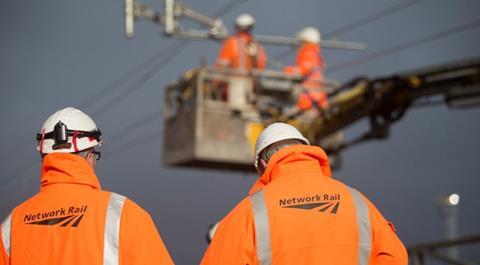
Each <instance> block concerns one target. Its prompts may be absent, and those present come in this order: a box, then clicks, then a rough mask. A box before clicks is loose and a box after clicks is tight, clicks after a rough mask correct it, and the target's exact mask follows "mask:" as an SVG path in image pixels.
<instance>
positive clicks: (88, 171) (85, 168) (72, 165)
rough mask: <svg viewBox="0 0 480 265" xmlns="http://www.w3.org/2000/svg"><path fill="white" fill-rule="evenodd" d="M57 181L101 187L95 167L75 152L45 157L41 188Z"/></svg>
mask: <svg viewBox="0 0 480 265" xmlns="http://www.w3.org/2000/svg"><path fill="white" fill-rule="evenodd" d="M56 183H68V184H81V185H88V186H90V187H92V188H95V189H100V182H99V181H98V179H97V176H96V175H95V172H94V170H93V168H92V167H91V166H90V165H89V164H88V162H87V160H85V159H84V158H82V157H80V156H78V155H74V154H65V153H52V154H48V155H47V156H45V157H44V159H43V163H42V174H41V188H40V189H43V188H45V187H46V186H48V185H50V184H56Z"/></svg>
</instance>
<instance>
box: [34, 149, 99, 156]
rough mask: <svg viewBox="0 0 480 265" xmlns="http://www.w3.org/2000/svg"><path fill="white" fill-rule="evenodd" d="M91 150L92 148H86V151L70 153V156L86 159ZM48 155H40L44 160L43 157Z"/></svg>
mask: <svg viewBox="0 0 480 265" xmlns="http://www.w3.org/2000/svg"><path fill="white" fill-rule="evenodd" d="M92 149H93V147H92V148H88V149H85V150H82V151H79V152H76V153H70V154H73V155H78V156H81V157H83V158H87V155H88V153H89V152H90V151H91V150H92ZM46 155H48V154H41V156H40V157H41V158H42V159H44V158H45V156H46Z"/></svg>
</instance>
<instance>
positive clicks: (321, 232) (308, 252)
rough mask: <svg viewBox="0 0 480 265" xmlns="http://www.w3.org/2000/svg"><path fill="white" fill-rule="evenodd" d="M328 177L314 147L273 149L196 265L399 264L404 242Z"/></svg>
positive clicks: (375, 212) (323, 156)
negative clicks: (263, 166)
mask: <svg viewBox="0 0 480 265" xmlns="http://www.w3.org/2000/svg"><path fill="white" fill-rule="evenodd" d="M330 175H331V174H330V168H329V166H328V158H327V156H326V154H325V153H324V152H323V150H321V149H320V148H318V147H314V146H304V145H300V146H290V147H286V148H284V149H282V150H280V151H279V152H278V153H276V154H275V155H274V156H273V157H272V158H271V160H270V162H269V163H268V166H267V169H266V171H265V173H264V174H263V175H262V177H260V179H259V180H258V181H257V182H256V183H255V185H254V186H253V188H252V189H251V191H250V196H248V197H247V198H245V199H244V200H243V201H242V202H240V203H239V204H238V205H237V206H236V207H235V208H234V209H233V210H232V211H231V212H230V213H229V214H228V215H227V216H226V217H225V218H224V219H223V220H222V221H221V223H220V225H219V227H218V229H217V232H216V234H215V236H214V239H213V241H212V243H211V244H210V246H209V248H208V250H207V252H206V254H205V256H204V258H203V260H202V264H204V265H205V264H206V265H208V264H262V265H263V264H359V265H367V264H370V265H372V264H385V265H386V264H392V265H397V264H402V265H406V264H407V262H408V260H407V253H406V250H405V248H404V246H403V244H402V243H401V241H400V240H399V239H398V237H397V236H396V234H395V232H394V231H393V230H392V229H391V227H390V226H389V225H388V222H387V221H386V220H385V219H384V218H383V217H382V215H381V214H380V213H379V212H378V210H377V209H376V208H375V206H374V205H373V204H372V203H371V202H370V201H369V200H368V199H366V198H365V197H364V196H363V195H361V194H360V193H359V192H358V191H356V190H355V189H352V188H350V187H348V186H346V185H344V184H342V183H340V182H339V181H337V180H334V179H333V178H331V177H330Z"/></svg>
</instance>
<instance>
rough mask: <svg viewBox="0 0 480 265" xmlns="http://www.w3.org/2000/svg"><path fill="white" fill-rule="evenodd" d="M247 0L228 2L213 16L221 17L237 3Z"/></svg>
mask: <svg viewBox="0 0 480 265" xmlns="http://www.w3.org/2000/svg"><path fill="white" fill-rule="evenodd" d="M242 1H243V2H247V1H248V0H231V1H229V2H226V3H225V4H224V5H223V6H222V7H221V8H220V9H218V10H217V11H216V12H215V13H213V17H221V16H223V15H224V14H226V13H227V12H229V11H230V10H232V9H233V8H234V7H235V6H236V5H238V4H239V3H240V2H242Z"/></svg>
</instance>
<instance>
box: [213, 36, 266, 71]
mask: <svg viewBox="0 0 480 265" xmlns="http://www.w3.org/2000/svg"><path fill="white" fill-rule="evenodd" d="M266 61H267V56H266V54H265V51H264V49H263V47H262V45H260V44H259V43H258V42H256V41H255V40H254V39H253V37H252V35H251V34H249V33H245V32H239V33H237V34H236V35H235V36H230V37H228V38H227V39H226V40H225V41H224V43H223V45H222V48H221V50H220V53H219V55H218V58H217V62H216V65H217V66H220V67H230V68H234V69H241V70H252V69H264V68H265V66H266Z"/></svg>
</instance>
